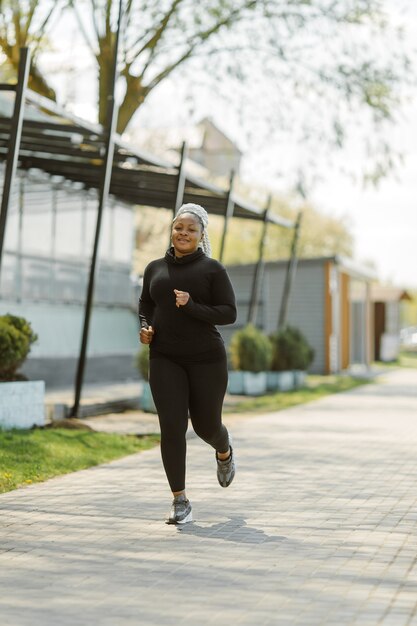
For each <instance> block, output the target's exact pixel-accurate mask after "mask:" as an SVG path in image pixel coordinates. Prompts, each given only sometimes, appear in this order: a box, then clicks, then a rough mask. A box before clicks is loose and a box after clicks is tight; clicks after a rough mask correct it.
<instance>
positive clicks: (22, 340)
mask: <svg viewBox="0 0 417 626" xmlns="http://www.w3.org/2000/svg"><path fill="white" fill-rule="evenodd" d="M37 338H38V337H37V335H36V334H35V333H34V332H33V330H32V328H31V325H30V324H29V322H28V321H27V320H25V319H24V318H23V317H16V316H15V315H10V314H7V315H2V316H0V381H3V382H4V381H13V380H21V379H22V378H24V377H23V376H22V375H21V374H19V373H18V369H19V368H20V367H21V365H22V364H23V363H24V361H25V359H26V357H27V355H28V354H29V352H30V348H31V345H32V344H33V343H34V342H35V341H36V340H37Z"/></svg>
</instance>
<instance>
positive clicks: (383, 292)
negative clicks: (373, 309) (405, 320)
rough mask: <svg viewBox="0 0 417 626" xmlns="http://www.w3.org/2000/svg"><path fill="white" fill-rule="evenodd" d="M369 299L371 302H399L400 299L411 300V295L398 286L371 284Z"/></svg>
mask: <svg viewBox="0 0 417 626" xmlns="http://www.w3.org/2000/svg"><path fill="white" fill-rule="evenodd" d="M371 300H372V302H400V301H401V300H412V297H411V296H410V294H409V293H408V292H407V291H405V290H404V289H401V288H400V287H392V286H391V285H378V284H375V285H372V286H371Z"/></svg>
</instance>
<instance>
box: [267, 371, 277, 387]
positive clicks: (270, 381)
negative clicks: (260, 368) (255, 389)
mask: <svg viewBox="0 0 417 626" xmlns="http://www.w3.org/2000/svg"><path fill="white" fill-rule="evenodd" d="M278 376H279V372H266V390H267V391H277V390H278Z"/></svg>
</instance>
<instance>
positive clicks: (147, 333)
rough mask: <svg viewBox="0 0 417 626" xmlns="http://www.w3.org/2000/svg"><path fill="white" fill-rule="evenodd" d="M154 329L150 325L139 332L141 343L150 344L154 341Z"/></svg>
mask: <svg viewBox="0 0 417 626" xmlns="http://www.w3.org/2000/svg"><path fill="white" fill-rule="evenodd" d="M154 332H155V331H154V329H153V328H152V326H148V328H141V329H140V333H139V340H140V342H141V343H146V344H150V343H151V341H152V337H153V335H154Z"/></svg>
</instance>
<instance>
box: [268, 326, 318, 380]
mask: <svg viewBox="0 0 417 626" xmlns="http://www.w3.org/2000/svg"><path fill="white" fill-rule="evenodd" d="M270 340H271V345H272V361H271V369H272V371H275V372H283V371H286V370H306V369H307V368H308V366H309V365H310V364H311V362H312V361H313V358H314V350H313V348H312V347H311V346H310V344H309V343H308V341H307V339H306V338H305V337H304V335H303V334H302V332H301V331H300V330H298V328H293V327H292V326H287V327H286V328H284V329H283V330H280V331H278V332H277V333H274V334H273V335H271V336H270Z"/></svg>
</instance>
